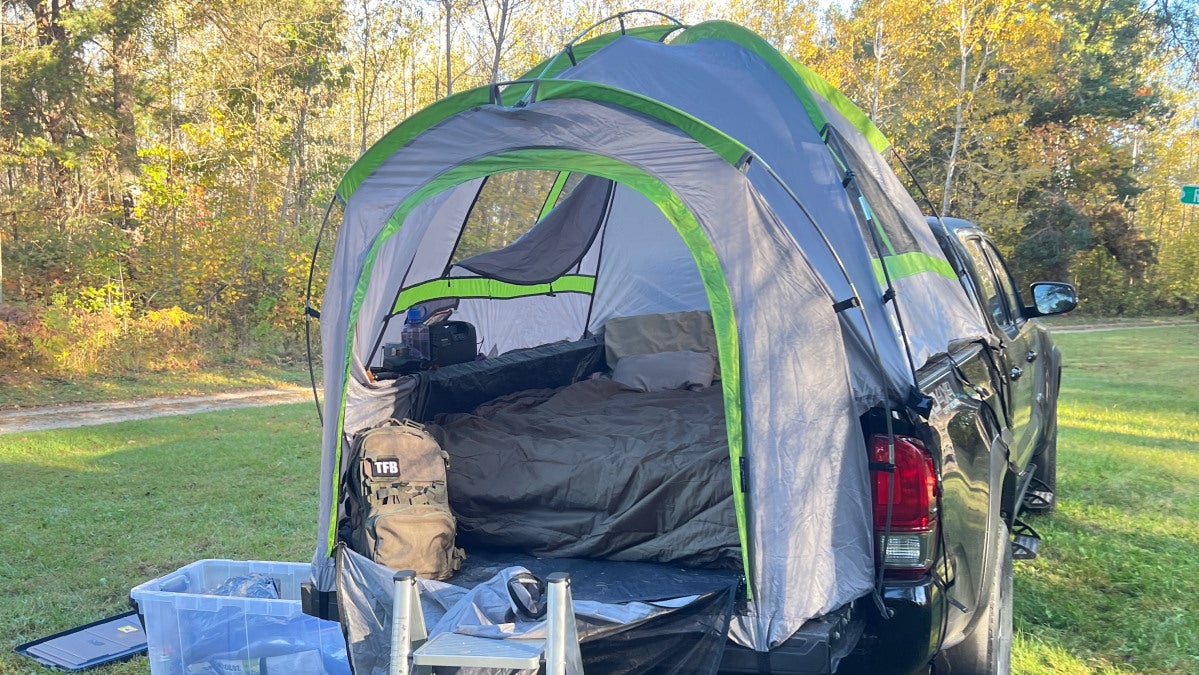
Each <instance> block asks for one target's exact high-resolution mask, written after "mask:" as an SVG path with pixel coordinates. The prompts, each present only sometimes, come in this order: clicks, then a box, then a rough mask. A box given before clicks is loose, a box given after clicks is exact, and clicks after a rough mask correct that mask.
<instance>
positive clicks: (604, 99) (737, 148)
mask: <svg viewBox="0 0 1199 675" xmlns="http://www.w3.org/2000/svg"><path fill="white" fill-rule="evenodd" d="M568 98H577V99H582V100H587V101H594V102H597V103H609V104H612V105H617V106H621V107H623V108H628V109H629V110H633V111H636V112H639V113H641V114H643V115H647V116H649V117H653V118H655V119H658V120H660V121H662V122H664V123H666V124H669V125H671V126H674V127H678V128H679V129H681V130H682V131H683V132H685V133H686V134H687V135H689V136H691V138H693V139H695V140H696V141H699V142H700V143H702V144H704V145H706V146H708V147H709V148H710V149H711V150H712V151H713V152H715V153H716V154H718V155H720V156H721V157H722V158H724V160H725V161H727V162H728V163H729V164H736V163H737V162H738V161H739V160H740V159H741V158H742V157H743V156H744V155H745V153H746V152H748V151H749V149H748V148H746V147H745V146H744V145H742V144H741V143H740V142H738V141H737V140H735V139H733V138H732V137H730V136H729V135H728V134H725V133H724V132H722V131H720V130H719V129H717V128H716V127H713V126H712V125H710V124H708V123H706V122H704V121H703V120H701V119H699V118H698V117H695V116H693V115H689V114H687V113H685V112H683V111H682V110H679V109H678V108H675V107H672V106H669V105H666V104H665V103H662V102H660V101H657V100H655V99H652V98H650V97H648V96H644V95H642V94H638V93H636V92H632V91H627V90H625V89H619V88H617V87H609V86H607V85H604V84H598V83H596V82H582V81H576V80H542V81H539V82H538V83H537V91H536V100H537V101H548V100H554V99H568ZM490 102H491V86H484V87H477V88H475V89H469V90H467V91H464V92H461V93H458V94H454V95H453V96H450V97H449V98H443V99H442V100H440V101H438V102H436V103H434V104H433V105H431V106H429V107H428V108H425V109H424V110H422V111H420V112H418V113H416V114H415V115H413V116H412V117H409V118H408V119H406V120H404V121H403V122H401V123H400V124H399V126H397V127H396V128H394V129H392V130H391V131H390V132H388V133H387V135H386V136H384V137H383V138H381V139H380V140H379V141H378V142H377V143H375V144H374V145H373V146H371V148H370V150H367V151H366V152H365V153H363V155H362V157H360V158H359V159H358V161H357V162H355V163H354V166H352V167H350V169H349V170H348V171H346V174H345V176H343V177H342V179H341V182H340V183H339V184H338V185H337V194H338V195H339V196H341V198H342V200H343V201H349V200H350V196H351V195H353V194H354V191H355V190H357V189H358V186H359V185H361V184H362V182H363V181H364V180H366V179H367V177H368V176H370V175H371V174H372V173H374V171H375V169H377V168H379V165H381V164H382V163H383V162H384V161H386V160H387V158H388V157H390V156H391V155H392V154H394V153H395V152H396V151H397V150H399V149H400V148H402V147H404V146H405V145H407V144H408V143H409V142H410V141H412V139H414V138H416V136H418V135H419V134H421V133H423V132H425V131H427V130H428V129H429V128H430V127H432V126H433V125H435V124H437V123H439V122H442V121H444V120H446V119H448V118H450V117H453V116H454V115H456V114H458V113H461V112H465V111H467V110H470V109H471V108H476V107H479V106H483V105H488V104H489V103H490Z"/></svg>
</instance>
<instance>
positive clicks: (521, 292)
mask: <svg viewBox="0 0 1199 675" xmlns="http://www.w3.org/2000/svg"><path fill="white" fill-rule="evenodd" d="M594 292H595V277H593V276H591V275H587V274H567V275H563V276H560V277H558V278H557V279H554V280H553V281H551V282H549V283H548V284H513V283H509V282H507V281H499V280H496V279H488V278H486V277H451V278H449V279H431V280H429V281H425V282H422V283H419V284H417V285H415V286H412V287H410V288H405V289H404V290H403V291H400V295H399V297H397V298H396V303H395V307H393V308H392V310H391V311H393V312H402V311H404V310H406V309H408V308H409V307H412V306H413V305H419V304H420V303H422V302H428V301H430V300H440V299H442V298H492V299H495V300H511V299H512V298H527V297H530V296H533V295H549V294H551V293H587V294H591V293H594Z"/></svg>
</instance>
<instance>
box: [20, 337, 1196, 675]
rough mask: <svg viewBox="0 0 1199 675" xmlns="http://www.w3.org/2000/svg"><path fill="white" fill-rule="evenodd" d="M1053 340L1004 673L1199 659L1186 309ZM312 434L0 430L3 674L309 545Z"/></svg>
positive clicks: (139, 662) (294, 418)
mask: <svg viewBox="0 0 1199 675" xmlns="http://www.w3.org/2000/svg"><path fill="white" fill-rule="evenodd" d="M1059 342H1060V344H1061V345H1062V349H1063V351H1064V353H1065V361H1066V371H1065V375H1064V383H1063V392H1062V406H1061V412H1060V428H1061V442H1060V444H1059V499H1060V502H1059V510H1058V512H1057V513H1056V514H1055V515H1053V516H1050V517H1043V518H1038V519H1036V520H1034V521H1033V525H1034V526H1035V527H1036V528H1037V529H1038V530H1039V531H1040V532H1041V534H1042V535H1043V537H1044V538H1045V542H1044V544H1043V546H1042V549H1041V551H1042V554H1041V558H1040V559H1038V560H1036V561H1033V562H1028V563H1018V564H1017V566H1016V575H1017V577H1016V629H1017V635H1016V649H1015V655H1014V668H1013V672H1016V673H1107V672H1152V673H1196V672H1199V326H1187V327H1176V328H1147V329H1133V330H1123V331H1112V332H1102V333H1077V334H1070V335H1062V336H1060V337H1059ZM318 447H319V440H318V426H317V424H316V419H315V415H314V414H313V411H312V406H311V404H310V403H309V404H294V405H287V406H277V407H273V408H255V409H247V410H237V411H230V412H219V413H208V414H203V415H194V416H186V417H168V418H160V419H157V420H149V421H141V422H129V423H125V424H116V425H106V426H97V427H89V428H84V429H71V430H56V431H45V432H37V433H28V434H9V435H0V475H2V476H3V478H4V489H3V490H2V491H0V509H3V511H4V512H5V513H8V514H10V516H9V518H8V526H7V527H6V528H4V529H3V530H0V551H3V555H2V556H0V584H2V587H3V588H4V591H5V592H4V593H3V594H0V636H4V637H5V641H4V642H3V643H2V644H0V647H2V649H0V673H10V672H12V673H26V672H28V673H37V672H48V671H41V670H39V669H38V668H36V667H35V666H34V665H33V664H32V662H31V661H28V660H26V659H24V658H22V657H18V656H15V655H13V654H12V653H11V649H12V647H13V646H15V645H17V644H20V643H23V642H26V641H29V640H32V639H35V638H38V637H41V636H44V635H48V634H50V633H53V632H57V631H59V630H63V629H66V628H69V627H71V626H74V625H77V624H80V623H83V622H85V621H91V620H94V619H98V618H101V617H103V616H106V615H108V614H115V613H117V612H118V611H122V610H123V609H124V608H125V601H126V598H127V595H128V592H129V589H130V588H132V587H133V586H135V585H137V584H139V583H141V582H143V581H146V580H148V579H151V578H154V577H158V576H161V575H163V574H165V573H167V572H170V571H172V570H174V569H177V568H179V567H181V566H183V565H185V564H187V563H189V562H192V561H194V560H198V559H201V558H212V557H219V558H236V559H274V560H297V561H302V560H307V559H308V558H309V557H310V556H311V554H312V550H313V545H314V541H315V535H316V516H317V503H316V497H317V483H316V474H317V471H318V464H319V456H318V455H319V450H318ZM96 672H98V673H100V674H101V675H110V674H127V673H145V672H147V665H146V661H145V659H144V658H139V659H136V660H134V661H132V662H130V663H127V664H119V665H116V666H112V667H108V668H104V669H101V670H99V671H96Z"/></svg>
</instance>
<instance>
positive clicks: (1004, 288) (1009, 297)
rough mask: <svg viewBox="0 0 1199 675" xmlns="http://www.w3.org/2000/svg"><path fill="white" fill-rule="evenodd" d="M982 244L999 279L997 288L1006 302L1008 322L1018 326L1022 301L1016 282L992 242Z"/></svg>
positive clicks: (1021, 320) (1020, 319)
mask: <svg viewBox="0 0 1199 675" xmlns="http://www.w3.org/2000/svg"><path fill="white" fill-rule="evenodd" d="M982 245H983V248H984V250H985V252H986V254H987V259H988V260H989V261H990V262H991V269H992V270H993V271H994V272H995V278H996V279H997V280H998V281H999V290H1000V292H1002V293H1003V297H1004V300H1005V301H1006V302H1007V308H1008V318H1009V322H1010V323H1012V324H1014V325H1017V326H1018V325H1020V323H1022V322H1023V321H1024V303H1023V302H1021V300H1020V292H1019V291H1017V290H1016V282H1015V281H1014V280H1013V279H1012V275H1011V273H1009V272H1008V269H1007V263H1005V262H1004V260H1003V256H1001V255H999V251H997V250H995V246H994V244H992V243H991V242H989V241H985V242H982Z"/></svg>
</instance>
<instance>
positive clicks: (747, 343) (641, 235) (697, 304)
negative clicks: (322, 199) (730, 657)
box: [314, 22, 986, 650]
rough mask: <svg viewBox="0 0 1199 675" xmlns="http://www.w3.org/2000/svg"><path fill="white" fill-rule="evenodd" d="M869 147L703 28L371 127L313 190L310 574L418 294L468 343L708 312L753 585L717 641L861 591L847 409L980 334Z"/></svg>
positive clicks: (862, 553)
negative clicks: (315, 263) (318, 372)
mask: <svg viewBox="0 0 1199 675" xmlns="http://www.w3.org/2000/svg"><path fill="white" fill-rule="evenodd" d="M886 150H887V141H886V139H885V138H884V137H883V136H882V134H881V133H879V131H878V130H877V129H876V128H875V127H874V125H873V124H872V123H871V122H870V121H869V119H868V118H867V117H866V116H865V115H864V114H863V113H862V112H861V111H859V110H858V109H857V108H856V107H854V106H853V104H851V103H850V102H849V101H848V100H847V99H846V98H845V97H844V96H843V95H841V94H840V93H839V92H837V91H836V90H835V89H834V88H833V87H832V86H830V85H829V84H828V83H827V82H825V81H824V80H822V79H821V78H820V77H819V76H817V75H815V74H814V73H812V72H811V71H809V70H808V69H806V68H804V67H803V66H801V65H799V64H797V63H794V62H793V61H790V60H789V59H787V58H786V57H784V56H783V55H781V54H780V53H779V52H777V51H776V50H775V49H774V48H773V47H771V46H770V45H768V44H767V43H766V42H765V41H763V40H762V39H761V38H760V37H759V36H757V35H755V34H753V33H751V32H749V31H747V30H745V29H743V28H740V27H738V26H735V25H732V24H729V23H724V22H708V23H703V24H699V25H696V26H693V27H688V28H684V27H679V26H665V27H657V28H641V29H636V30H629V31H626V32H624V33H616V34H612V35H606V36H603V37H601V38H596V39H593V40H590V41H588V42H583V43H580V44H576V45H574V46H573V47H572V48H571V49H568V50H566V51H564V52H563V53H562V54H559V55H558V56H556V57H554V58H553V59H550V60H548V61H547V62H546V63H544V64H542V65H541V66H540V67H538V68H536V69H534V70H533V71H531V73H530V74H529V77H528V79H527V80H522V81H520V82H517V83H513V84H510V85H507V86H503V87H483V88H480V89H475V90H471V91H466V92H463V93H460V94H457V95H454V96H451V97H449V98H446V99H444V100H442V101H439V102H438V103H436V104H434V105H432V106H430V107H429V108H427V109H425V110H423V111H422V112H420V113H417V114H416V115H414V116H413V117H411V118H409V119H408V120H406V121H404V122H403V123H401V124H400V125H399V126H397V127H396V128H395V129H393V130H392V131H391V132H390V133H389V134H387V135H386V136H385V137H383V138H382V139H381V140H380V141H379V142H378V143H377V144H375V146H374V147H372V148H371V149H370V150H369V151H368V152H367V153H365V154H364V155H363V156H362V158H361V159H360V160H359V161H358V162H357V163H356V164H355V165H354V166H353V167H352V168H351V169H350V170H349V171H348V172H347V174H346V175H345V177H344V178H343V180H342V182H341V183H340V185H339V186H338V190H337V196H338V200H339V201H340V202H341V204H342V206H343V207H344V209H343V219H342V222H341V226H340V230H339V233H338V238H337V244H336V249H335V253H334V256H333V262H332V268H331V272H330V274H329V277H328V282H327V286H326V291H325V295H324V301H323V304H322V307H321V311H322V320H321V339H322V344H323V350H324V393H325V398H324V412H325V415H324V420H325V422H324V435H323V461H322V468H321V473H322V478H321V503H322V509H321V518H320V533H319V542H318V547H317V553H316V556H315V560H314V572H315V575H314V576H315V579H316V581H317V584H318V586H319V587H320V588H321V589H322V590H331V589H333V588H334V586H335V573H334V569H333V568H334V566H333V564H332V562H331V556H332V555H333V553H334V549H335V546H336V545H337V543H338V540H339V534H338V526H339V522H341V521H342V519H343V517H344V515H345V501H344V500H345V495H344V494H343V487H342V486H343V485H344V483H343V476H344V474H345V473H346V471H347V470H349V468H348V461H349V459H348V453H349V439H350V438H351V437H352V435H353V434H354V433H355V432H356V431H359V430H361V429H364V428H367V427H370V426H373V425H375V424H377V423H379V422H381V421H383V420H385V419H387V418H388V417H392V416H397V415H398V416H404V415H407V414H410V412H409V411H411V410H412V406H413V405H414V403H413V402H414V401H417V400H418V399H420V398H421V397H422V396H423V395H424V394H423V392H424V391H425V388H426V383H423V382H422V376H421V375H420V374H417V375H411V376H400V377H398V378H396V379H389V380H376V378H374V377H372V376H371V375H370V372H369V371H370V370H371V369H372V368H376V369H377V368H378V367H379V366H380V365H381V364H382V359H383V358H384V357H383V354H382V350H381V349H380V346H381V345H385V344H388V343H394V342H399V341H400V333H401V330H402V329H403V323H404V314H405V312H406V310H407V309H408V308H410V307H413V306H416V305H419V304H422V303H425V304H427V305H429V306H436V305H437V304H438V303H441V304H452V305H453V306H455V307H456V310H455V313H454V315H453V318H454V319H460V320H463V321H467V322H470V323H471V324H472V325H473V326H474V327H475V329H476V330H477V338H478V341H479V345H478V348H479V352H480V353H481V354H484V355H503V354H507V353H513V350H524V349H528V348H536V347H539V346H542V345H548V344H551V343H556V342H559V341H568V342H569V341H578V340H581V339H584V338H589V337H591V336H597V335H602V334H603V332H604V327H605V325H606V324H607V323H608V322H609V321H612V320H613V319H618V318H622V317H634V316H644V315H673V314H674V313H680V312H694V311H702V312H706V313H709V314H710V316H711V331H712V333H713V336H714V345H715V349H716V351H717V352H718V363H719V366H718V372H717V375H718V377H717V380H718V381H717V382H716V383H715V384H714V385H713V386H714V387H717V388H719V391H720V392H721V394H722V397H723V398H722V400H723V409H724V416H725V429H726V433H725V439H724V440H727V451H728V462H727V463H726V464H724V465H723V466H724V470H725V471H727V472H728V473H729V474H730V475H729V476H727V477H726V478H725V480H726V481H727V483H725V485H726V486H727V487H726V488H724V489H726V490H728V491H729V493H730V494H729V495H728V497H729V499H728V500H727V504H728V508H729V509H730V514H729V516H728V518H729V520H730V522H732V523H733V525H732V527H734V528H735V529H734V533H735V535H734V536H735V541H734V545H735V549H736V551H737V556H738V557H739V560H738V561H737V566H738V567H740V568H741V569H743V571H744V574H745V578H746V580H747V584H746V585H747V590H748V593H749V595H750V596H751V598H752V599H751V600H750V603H749V607H748V609H747V610H746V611H744V612H741V613H739V614H738V615H737V616H736V617H734V621H733V624H732V627H731V628H730V635H731V637H732V638H733V639H734V640H736V641H737V642H739V643H741V644H743V645H746V646H748V647H751V648H754V649H758V650H765V649H768V648H769V647H770V646H773V645H777V644H779V643H780V642H781V641H783V640H785V639H786V638H788V637H789V636H790V635H791V634H792V633H794V631H795V630H796V629H798V628H799V627H800V626H801V625H802V624H803V623H804V622H805V621H806V620H808V619H810V618H812V617H815V616H819V615H821V614H823V613H826V612H828V611H830V610H832V609H834V608H836V607H839V606H842V605H844V604H846V603H848V602H850V601H852V600H854V599H855V598H858V597H861V596H862V595H864V594H867V593H869V592H870V591H871V589H872V587H873V575H874V571H873V545H874V544H873V535H872V524H871V509H870V485H869V482H868V480H869V478H868V470H867V464H868V462H867V451H866V448H865V442H864V439H863V437H862V432H861V427H860V425H859V415H860V414H862V413H863V412H864V411H866V410H868V409H870V408H872V407H877V406H892V407H895V406H902V405H905V404H906V403H909V402H911V401H912V400H914V398H915V397H917V391H916V384H915V381H914V378H915V376H914V372H915V371H916V370H917V369H919V368H920V367H921V366H922V365H923V364H924V363H925V362H927V361H928V360H929V359H930V358H931V357H933V356H935V355H937V354H941V353H944V352H946V351H947V350H948V348H949V346H950V345H951V344H952V343H954V342H956V341H964V340H977V339H980V338H982V337H983V336H985V335H986V330H985V329H984V327H983V325H982V323H981V318H980V317H979V316H978V314H977V312H976V311H975V310H974V309H973V308H972V305H971V303H970V302H969V300H968V299H967V297H966V295H965V293H964V291H963V289H962V287H961V285H960V283H959V281H958V279H957V275H956V274H955V272H954V270H953V268H952V267H951V265H950V264H949V263H948V262H947V260H946V258H945V257H944V255H943V254H942V252H941V250H940V248H939V246H938V245H937V242H936V238H935V236H934V233H933V232H932V231H931V230H930V229H929V226H928V225H927V224H926V223H925V220H924V217H923V215H922V214H921V212H920V209H919V208H918V207H917V205H916V204H915V203H914V202H913V200H912V199H911V197H910V196H909V195H908V193H907V192H906V190H905V189H904V188H903V186H902V184H901V183H900V182H899V180H898V179H897V178H896V176H895V175H894V174H893V173H892V171H891V169H890V168H889V167H888V165H887V163H886V161H885V160H884V159H883V156H882V154H881V153H883V152H885V151H886ZM519 213H523V214H525V215H524V217H523V220H522V219H521V218H517V217H515V216H514V215H513V214H519ZM514 221H519V222H517V225H516V226H515V227H516V231H517V232H518V233H519V236H508V237H507V238H501V239H500V240H499V241H500V245H498V246H497V245H494V242H495V241H497V240H496V239H495V238H494V237H491V238H488V237H489V236H490V234H489V233H492V231H494V230H495V228H497V227H499V226H500V225H501V224H504V225H505V226H507V225H510V224H511V222H514ZM488 242H491V244H489V243H488ZM489 246H490V248H489ZM892 296H893V299H890V300H889V298H891V297H892ZM501 358H502V357H501ZM609 365H613V364H609ZM445 372H448V369H445ZM452 454H453V452H452V451H451V455H452ZM729 467H734V468H733V469H732V470H731V471H730V470H729ZM595 480H601V481H602V477H596V479H595ZM451 483H452V481H451ZM453 487H454V486H453V484H451V489H453ZM451 499H453V497H452V496H451ZM685 499H686V498H685V497H680V500H682V501H685ZM467 555H468V559H469V556H470V551H469V547H468V553H467ZM617 558H618V559H619V557H617Z"/></svg>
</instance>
